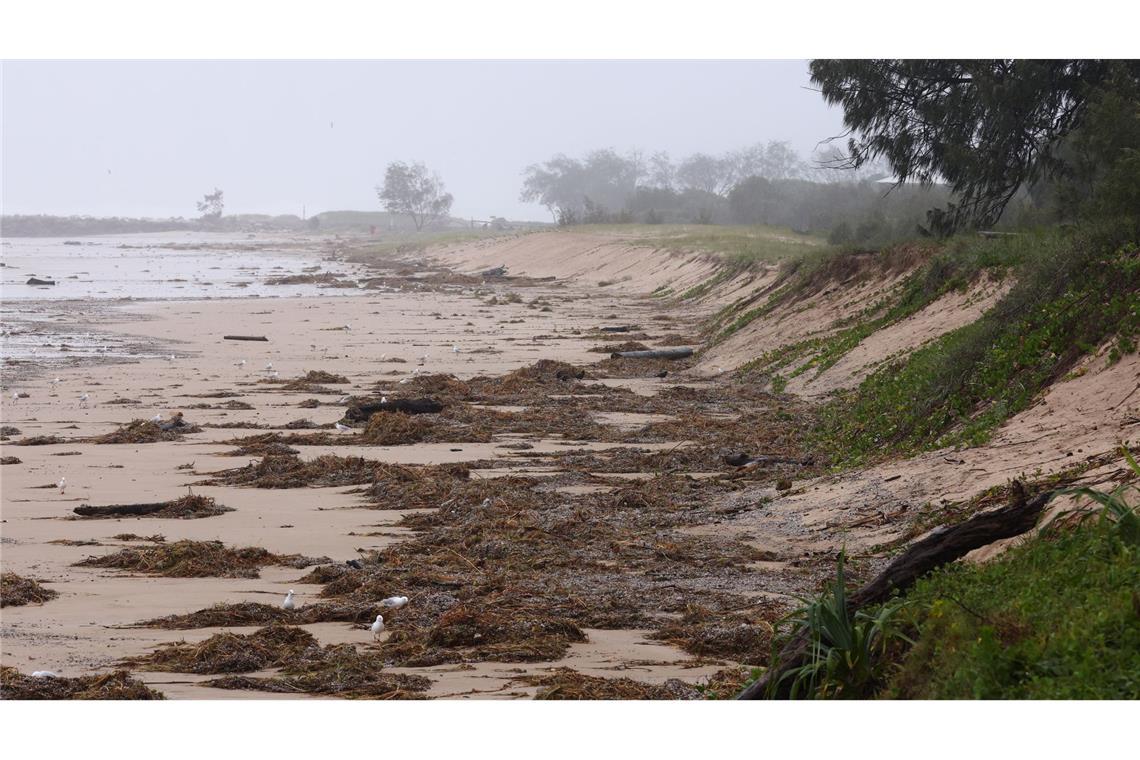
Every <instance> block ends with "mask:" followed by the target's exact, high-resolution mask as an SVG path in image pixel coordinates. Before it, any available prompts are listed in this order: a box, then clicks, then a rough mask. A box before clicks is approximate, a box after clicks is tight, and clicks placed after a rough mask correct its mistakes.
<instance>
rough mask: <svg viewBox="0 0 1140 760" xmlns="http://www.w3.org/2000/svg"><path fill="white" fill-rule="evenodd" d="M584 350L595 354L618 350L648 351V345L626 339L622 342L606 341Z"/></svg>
mask: <svg viewBox="0 0 1140 760" xmlns="http://www.w3.org/2000/svg"><path fill="white" fill-rule="evenodd" d="M586 350H587V351H590V352H591V353H595V354H612V353H616V352H618V351H648V350H649V346H647V345H645V344H644V343H640V342H638V341H636V340H627V341H626V342H624V343H607V344H605V345H603V346H594V347H593V348H589V349H586Z"/></svg>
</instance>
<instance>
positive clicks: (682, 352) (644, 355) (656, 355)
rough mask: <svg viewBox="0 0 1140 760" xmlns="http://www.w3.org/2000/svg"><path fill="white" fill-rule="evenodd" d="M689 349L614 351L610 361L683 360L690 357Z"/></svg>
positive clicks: (691, 353) (691, 351)
mask: <svg viewBox="0 0 1140 760" xmlns="http://www.w3.org/2000/svg"><path fill="white" fill-rule="evenodd" d="M692 355H693V349H691V348H687V347H686V348H655V349H651V350H649V351H615V352H613V353H612V354H610V358H611V359H684V358H685V357H686V356H692Z"/></svg>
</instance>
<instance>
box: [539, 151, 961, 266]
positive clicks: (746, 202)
mask: <svg viewBox="0 0 1140 760" xmlns="http://www.w3.org/2000/svg"><path fill="white" fill-rule="evenodd" d="M887 176H888V172H887V171H886V170H885V168H884V167H883V166H882V165H875V164H873V163H870V162H865V163H863V164H862V165H860V166H859V167H857V168H852V167H851V166H850V161H849V160H848V158H847V157H846V156H845V155H844V154H843V153H842V152H841V151H840V150H839V149H837V148H835V147H834V146H827V147H824V148H822V149H820V150H819V151H817V152H816V153H815V154H814V155H813V156H812V157H811V158H810V159H806V160H805V159H804V158H803V157H802V156H801V155H800V154H798V153H797V152H796V151H795V150H793V149H792V148H791V147H790V146H789V145H788V144H787V143H786V142H775V141H773V142H768V143H759V144H756V145H752V146H749V147H746V148H742V149H740V150H734V151H728V152H726V153H723V154H720V155H711V154H708V153H694V154H693V155H690V156H688V157H686V158H684V159H682V160H680V161H676V162H674V161H673V160H672V159H671V158H670V157H669V155H668V154H667V153H653V154H652V155H650V156H649V157H648V158H646V157H645V155H644V154H643V153H642V152H640V151H631V152H629V153H625V154H619V153H617V152H616V151H614V150H611V149H602V150H595V151H592V152H590V153H587V154H586V155H585V156H583V157H582V158H580V159H579V158H571V157H569V156H565V155H558V156H555V157H554V158H552V159H550V160H549V161H546V162H545V163H541V164H534V165H532V166H529V167H527V169H526V171H525V172H524V181H523V189H522V193H521V195H520V197H521V199H522V200H523V201H527V202H537V203H541V204H542V205H544V206H546V208H547V209H548V210H549V211H550V213H551V215H552V216H553V217H554V220H555V221H557V222H558V223H559V224H561V225H573V224H597V223H607V222H609V223H630V222H639V223H645V224H661V223H693V224H770V225H776V226H782V227H791V228H792V229H795V230H798V231H801V232H813V233H822V234H827V235H830V236H831V237H832V238H834V239H836V240H837V242H844V243H859V244H873V243H878V242H882V241H884V240H887V239H894V238H897V237H900V236H902V237H906V236H911V235H914V234H915V230H916V226H917V224H918V223H919V222H921V221H922V220H923V219H924V217H925V214H926V212H927V210H928V209H929V208H930V207H931V206H932V205H934V204H938V203H942V202H945V200H946V198H947V193H946V191H945V190H944V189H942V188H940V187H938V186H933V187H925V188H924V187H919V186H911V185H902V186H899V187H893V186H892V184H891V183H890V182H886V183H884V182H881V181H880V180H882V179H884V178H886V177H887Z"/></svg>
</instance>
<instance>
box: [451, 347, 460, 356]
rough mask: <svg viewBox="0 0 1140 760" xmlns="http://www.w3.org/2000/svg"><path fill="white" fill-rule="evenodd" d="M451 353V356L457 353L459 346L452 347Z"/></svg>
mask: <svg viewBox="0 0 1140 760" xmlns="http://www.w3.org/2000/svg"><path fill="white" fill-rule="evenodd" d="M451 353H453V354H457V353H459V346H452V347H451Z"/></svg>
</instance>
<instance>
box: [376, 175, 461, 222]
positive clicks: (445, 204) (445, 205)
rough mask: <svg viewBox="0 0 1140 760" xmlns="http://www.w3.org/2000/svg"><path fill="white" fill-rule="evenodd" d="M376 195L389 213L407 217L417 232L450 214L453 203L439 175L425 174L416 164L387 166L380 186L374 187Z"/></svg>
mask: <svg viewBox="0 0 1140 760" xmlns="http://www.w3.org/2000/svg"><path fill="white" fill-rule="evenodd" d="M376 194H377V195H378V196H379V197H380V202H381V203H383V204H384V208H386V209H387V210H388V211H390V212H391V213H394V214H407V215H408V216H410V217H411V218H412V223H413V224H415V225H416V229H417V230H422V229H423V228H424V226H425V225H427V224H430V223H431V222H433V221H435V220H436V219H438V218H439V217H441V216H444V215H446V214H447V213H448V212H449V211H451V203H452V201H453V200H454V199H453V198H452V196H451V193H448V192H446V191H445V190H444V186H443V180H442V179H440V177H439V175H438V174H435V173H434V172H432V173H429V172H428V169H427V167H426V166H424V165H423V164H422V163H420V162H416V163H413V164H411V165H409V164H406V163H404V162H403V161H394V162H392V163H390V164H388V170H387V171H386V172H385V173H384V184H383V186H378V187H377V188H376Z"/></svg>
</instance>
